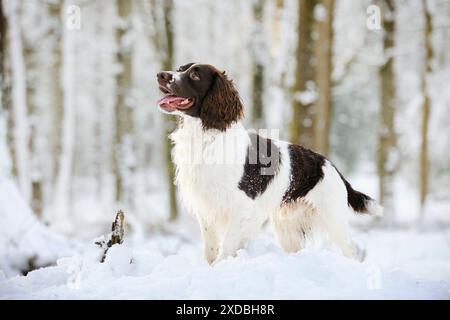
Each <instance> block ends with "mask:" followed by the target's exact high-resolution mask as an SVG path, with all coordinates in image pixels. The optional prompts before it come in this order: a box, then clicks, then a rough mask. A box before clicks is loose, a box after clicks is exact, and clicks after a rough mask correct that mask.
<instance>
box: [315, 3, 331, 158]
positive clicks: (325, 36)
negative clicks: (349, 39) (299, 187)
mask: <svg viewBox="0 0 450 320" xmlns="http://www.w3.org/2000/svg"><path fill="white" fill-rule="evenodd" d="M319 5H320V6H321V7H320V8H321V9H322V10H321V11H322V12H319V13H318V14H317V16H318V17H317V21H316V25H315V28H316V30H317V35H318V38H317V39H316V40H315V44H316V45H315V57H316V59H317V65H316V85H317V101H316V103H315V106H314V107H315V109H316V111H315V122H314V143H313V147H314V149H315V150H316V151H318V152H320V153H322V154H325V155H328V154H329V151H330V127H331V116H332V108H331V104H332V100H331V99H332V95H331V89H332V81H331V73H332V69H333V66H332V58H333V52H332V50H333V16H334V0H320V1H319Z"/></svg>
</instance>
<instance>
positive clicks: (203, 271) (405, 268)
mask: <svg viewBox="0 0 450 320" xmlns="http://www.w3.org/2000/svg"><path fill="white" fill-rule="evenodd" d="M360 238H364V239H363V240H364V241H363V242H365V244H366V250H367V258H366V261H364V262H363V263H360V262H358V261H354V260H349V259H347V258H345V257H343V256H342V255H340V254H339V253H337V252H334V251H332V250H328V249H324V248H321V249H317V248H312V249H307V250H304V251H303V252H300V253H297V254H285V253H284V252H282V251H281V250H280V249H279V248H278V246H277V245H276V244H274V243H273V240H272V238H271V237H268V236H261V237H259V238H258V239H256V240H254V241H253V242H252V243H251V244H250V246H249V247H248V248H247V249H245V250H240V251H239V253H238V255H237V257H235V258H229V259H227V260H225V261H223V262H220V263H219V264H217V265H216V266H215V267H210V266H209V265H207V264H206V262H205V261H204V260H203V259H202V258H201V250H200V244H199V243H198V242H197V241H195V242H191V243H185V241H183V240H180V238H177V237H173V236H171V237H167V236H166V237H155V238H152V239H148V240H146V241H145V242H140V243H136V242H133V241H131V242H129V243H127V242H124V244H122V245H115V246H113V247H112V248H111V250H110V251H109V253H108V256H107V259H106V261H105V263H103V264H102V263H99V262H98V260H99V254H100V250H99V249H97V248H95V246H94V245H86V246H85V247H84V250H83V254H77V255H74V256H72V257H69V258H62V259H59V260H58V262H57V265H56V266H52V267H47V268H42V269H39V270H36V271H32V272H30V273H29V274H28V275H27V276H26V277H24V276H16V277H12V278H9V279H8V278H6V277H5V276H2V278H1V280H0V298H2V299H14V298H25V299H170V298H171V299H231V298H233V299H286V298H290V299H347V298H353V299H450V250H448V249H449V241H450V237H449V235H448V233H445V232H442V231H441V232H435V231H433V232H424V233H418V232H416V231H396V232H385V231H371V232H369V233H368V234H365V235H360ZM360 240H361V239H360ZM130 261H131V263H130Z"/></svg>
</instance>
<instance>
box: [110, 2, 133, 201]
mask: <svg viewBox="0 0 450 320" xmlns="http://www.w3.org/2000/svg"><path fill="white" fill-rule="evenodd" d="M131 6H132V3H131V2H130V1H128V0H117V9H118V15H119V19H120V26H119V27H118V28H117V34H116V37H117V43H118V46H119V48H118V53H117V63H118V64H119V65H120V66H121V71H120V72H119V74H118V75H117V100H116V112H115V114H116V128H115V129H116V135H115V148H114V151H115V153H114V169H113V170H114V174H115V190H116V201H117V202H121V201H124V200H126V201H130V199H129V197H130V194H129V190H128V189H129V183H127V181H129V178H130V177H129V173H130V171H132V170H133V168H132V164H131V165H130V163H127V162H126V161H125V160H126V158H127V157H128V156H129V155H127V153H128V152H133V148H132V146H130V144H132V141H131V134H132V126H133V123H132V122H133V120H132V119H133V109H132V106H130V105H129V103H128V101H129V95H130V88H131V82H132V69H131V68H132V61H131V48H129V47H127V46H126V45H125V44H124V41H125V37H126V36H127V33H128V32H129V31H130V26H131Z"/></svg>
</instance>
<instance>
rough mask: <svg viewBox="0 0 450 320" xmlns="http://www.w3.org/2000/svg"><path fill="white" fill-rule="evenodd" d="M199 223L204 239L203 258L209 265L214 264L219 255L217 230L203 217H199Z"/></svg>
mask: <svg viewBox="0 0 450 320" xmlns="http://www.w3.org/2000/svg"><path fill="white" fill-rule="evenodd" d="M198 222H199V225H200V230H201V234H202V239H203V257H204V258H205V260H206V261H207V262H208V263H209V264H212V263H213V262H214V261H215V260H216V259H217V256H218V254H219V239H218V234H217V230H216V229H217V228H216V227H214V226H213V225H212V224H209V223H207V221H206V220H205V219H203V218H202V217H198Z"/></svg>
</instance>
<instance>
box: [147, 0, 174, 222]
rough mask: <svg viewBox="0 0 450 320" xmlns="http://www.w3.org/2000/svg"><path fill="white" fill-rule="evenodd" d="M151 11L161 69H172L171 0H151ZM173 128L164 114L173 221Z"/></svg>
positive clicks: (165, 152)
mask: <svg viewBox="0 0 450 320" xmlns="http://www.w3.org/2000/svg"><path fill="white" fill-rule="evenodd" d="M150 4H151V11H152V20H153V25H154V28H155V30H156V32H155V33H154V36H153V39H152V40H153V45H154V47H155V50H156V52H158V55H159V57H160V61H161V69H162V70H172V69H173V58H174V35H173V26H172V16H173V6H174V4H173V0H167V1H158V0H151V1H150ZM159 9H161V10H162V21H161V19H160V18H159V15H158V13H159V12H158V11H159ZM173 128H174V121H173V120H172V118H169V117H166V116H164V161H165V164H166V175H167V181H168V190H167V191H168V199H169V201H168V205H169V220H170V221H173V220H175V219H176V218H177V216H178V208H177V197H176V188H175V184H174V181H175V166H174V164H173V161H172V157H171V152H172V144H171V142H170V140H169V138H168V135H169V134H170V133H171V131H172V130H173Z"/></svg>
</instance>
